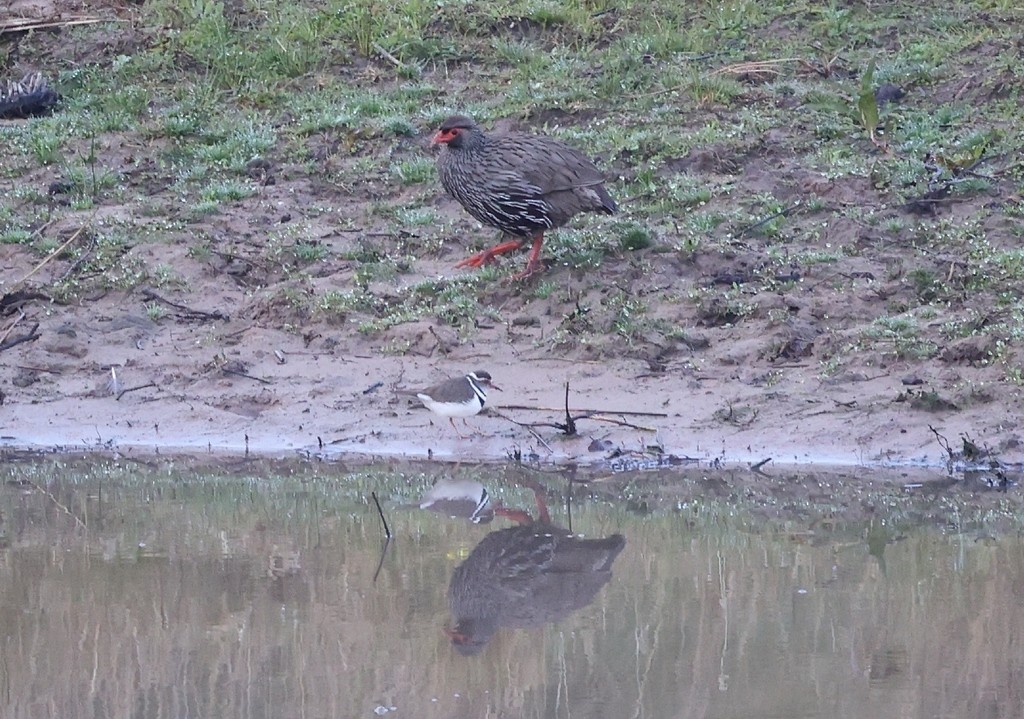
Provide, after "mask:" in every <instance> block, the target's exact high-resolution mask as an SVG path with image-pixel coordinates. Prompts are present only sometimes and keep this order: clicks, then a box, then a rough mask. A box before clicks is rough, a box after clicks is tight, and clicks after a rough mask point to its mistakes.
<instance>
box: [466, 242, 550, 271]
mask: <svg viewBox="0 0 1024 719" xmlns="http://www.w3.org/2000/svg"><path fill="white" fill-rule="evenodd" d="M522 246H523V240H508V241H507V242H502V243H500V244H497V245H495V246H494V247H492V248H491V249H489V250H484V251H483V252H477V253H476V254H475V255H472V256H470V257H467V258H466V259H464V260H459V261H458V262H456V263H455V266H456V267H483V266H484V265H486V264H487V263H488V262H491V261H492V260H493V259H494V256H495V255H503V254H505V253H506V252H511V251H512V250H518V249H519V248H520V247H522ZM531 256H532V255H531Z"/></svg>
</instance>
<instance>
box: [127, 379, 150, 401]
mask: <svg viewBox="0 0 1024 719" xmlns="http://www.w3.org/2000/svg"><path fill="white" fill-rule="evenodd" d="M147 387H156V382H147V383H146V384H140V385H138V386H135V387H128V388H127V389H123V390H121V391H120V392H118V393H117V399H118V401H120V399H121V398H122V397H124V396H125V395H126V394H128V393H129V392H134V391H135V390H137V389H146V388H147Z"/></svg>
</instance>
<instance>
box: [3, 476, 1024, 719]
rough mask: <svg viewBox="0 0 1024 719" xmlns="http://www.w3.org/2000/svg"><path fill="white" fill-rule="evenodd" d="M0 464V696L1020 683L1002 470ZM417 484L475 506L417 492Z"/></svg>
mask: <svg viewBox="0 0 1024 719" xmlns="http://www.w3.org/2000/svg"><path fill="white" fill-rule="evenodd" d="M2 473H3V479H4V480H5V485H4V486H3V488H2V489H0V512H2V524H0V539H2V543H3V544H2V549H0V657H2V659H0V695H2V696H3V702H4V705H5V706H6V709H5V711H4V713H3V715H4V716H5V717H10V718H11V719H37V718H43V717H60V718H61V719H75V718H77V717H90V718H92V717H138V718H139V719H146V718H149V717H152V718H154V719H156V718H158V717H159V718H163V717H168V718H175V719H177V718H184V717H223V718H231V717H273V718H278V719H286V718H289V717H297V718H305V717H310V718H313V717H316V718H321V717H360V716H362V717H372V716H380V715H387V716H396V717H417V718H427V719H429V718H430V717H477V718H479V717H528V718H532V717H538V718H540V717H545V718H550V717H567V718H568V717H586V718H598V717H615V718H616V719H618V718H621V717H652V718H660V717H830V718H832V717H872V718H874V717H880V716H924V717H965V716H970V717H1003V716H1007V717H1008V716H1020V715H1021V710H1022V707H1024V690H1022V689H1021V686H1020V681H1019V679H1020V677H1021V676H1022V675H1024V650H1022V646H1024V641H1022V640H1024V637H1022V629H1021V624H1020V621H1019V617H1020V612H1021V602H1022V600H1021V597H1022V596H1024V544H1022V541H1021V539H1020V536H1019V533H1018V525H1019V522H1018V521H1017V520H1016V519H1015V516H1016V514H1017V513H1018V506H1019V498H1018V497H1017V496H1015V489H1011V490H1010V492H1009V493H1008V494H995V493H988V492H982V491H978V492H974V493H965V492H963V491H961V490H959V489H958V488H953V489H950V488H948V487H943V486H942V484H941V483H937V484H936V485H935V486H934V487H928V486H926V487H923V488H922V487H918V486H916V485H912V486H911V487H910V488H907V487H905V486H901V485H900V484H899V483H898V482H896V483H894V482H892V481H890V480H879V481H874V482H873V481H872V479H871V478H870V477H859V478H853V477H839V478H835V477H833V478H830V479H827V480H822V479H821V478H816V477H815V476H814V475H813V474H804V475H801V476H800V477H784V476H778V477H775V478H750V477H748V476H747V475H743V476H740V475H729V474H724V475H708V474H707V473H703V472H699V471H698V472H694V473H688V474H687V473H677V474H675V475H653V474H645V475H642V476H639V475H638V476H633V477H622V476H615V477H599V478H596V481H594V482H592V483H590V484H587V485H577V486H574V487H573V488H572V489H571V494H572V501H571V502H570V503H566V501H565V499H564V497H565V495H566V494H567V492H568V485H567V483H566V481H565V479H564V478H563V477H561V476H558V475H553V474H543V473H537V472H534V473H530V472H526V471H523V470H519V469H515V468H495V467H484V468H480V467H475V468H473V467H462V468H450V467H430V468H412V467H401V466H388V467H376V468H374V467H370V468H360V469H358V470H347V469H344V468H342V467H341V466H339V465H331V466H326V465H319V466H311V465H300V466H290V465H275V466H267V465H256V464H250V463H238V464H235V465H233V466H225V465H224V464H221V465H220V466H218V467H216V468H207V469H196V468H180V467H179V466H177V465H175V464H174V463H165V462H161V463H160V464H159V465H157V464H154V463H125V462H119V463H106V464H99V465H98V464H95V463H91V464H83V463H67V462H54V461H52V460H46V461H33V462H25V463H17V464H11V465H8V466H6V467H4V468H3V469H2ZM855 479H856V480H859V481H860V482H861V486H860V488H858V489H857V490H856V491H848V492H846V493H843V492H840V491H839V489H838V488H839V487H840V486H841V485H846V484H852V482H854V481H855ZM452 480H455V484H451V482H452ZM438 481H440V482H442V486H443V487H446V488H448V493H447V495H445V496H446V498H447V499H450V500H453V499H460V498H461V499H462V500H463V505H466V500H467V499H468V500H470V505H472V506H471V509H481V510H482V511H478V513H477V516H478V518H482V519H483V520H484V521H482V522H480V523H473V522H471V521H469V520H468V519H466V518H465V516H462V517H454V518H452V517H449V516H446V515H445V514H442V513H438V512H432V511H427V510H424V509H420V508H419V507H418V504H419V503H421V501H422V498H423V496H424V495H425V494H427V493H428V492H430V491H431V487H432V486H433V485H434V484H435V483H436V482H438ZM476 482H479V484H475V483H476ZM477 488H486V489H487V490H488V499H489V504H487V505H485V506H483V507H478V506H477V504H478V502H477V500H479V499H480V496H479V495H477V494H476V492H477ZM371 492H375V493H377V495H378V496H379V497H380V499H381V502H382V506H383V510H384V513H385V515H386V518H387V520H388V523H389V526H390V529H391V531H392V532H393V534H394V538H393V539H392V541H391V542H390V543H389V544H388V546H387V547H386V551H384V552H383V554H382V548H383V547H384V543H383V541H382V539H383V535H382V528H381V523H380V519H379V517H378V514H377V510H376V509H375V507H374V505H373V502H372V499H371V497H370V493H371ZM436 494H438V493H437V492H436V491H435V495H436ZM442 494H443V493H442ZM538 497H539V498H540V502H538ZM435 498H436V497H435ZM542 507H547V508H548V509H549V512H550V517H549V519H550V521H549V522H547V523H545V522H543V517H542V516H541V512H542ZM495 508H498V511H497V515H496V516H494V517H493V519H492V521H489V522H488V521H486V520H488V519H491V512H492V511H493V510H494V509H495ZM501 508H504V509H505V510H507V511H504V510H502V509H501ZM450 511H451V512H457V513H460V514H462V515H466V514H467V511H466V509H465V506H463V507H462V508H453V509H451V510H450ZM470 513H471V512H470ZM531 522H532V523H531ZM570 524H571V529H572V535H573V536H570V533H569V531H568V529H569V526H570Z"/></svg>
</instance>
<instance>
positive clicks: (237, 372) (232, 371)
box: [220, 367, 273, 384]
mask: <svg viewBox="0 0 1024 719" xmlns="http://www.w3.org/2000/svg"><path fill="white" fill-rule="evenodd" d="M220 371H221V372H223V373H224V374H231V375H235V376H236V377H245V378H246V379H251V380H253V381H255V382H262V383H263V384H273V382H271V381H270V380H269V379H263V378H262V377H256V376H255V375H251V374H248V373H247V372H242V371H241V370H237V369H228V368H227V367H222V368H221V370H220Z"/></svg>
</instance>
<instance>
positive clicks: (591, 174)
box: [492, 135, 616, 227]
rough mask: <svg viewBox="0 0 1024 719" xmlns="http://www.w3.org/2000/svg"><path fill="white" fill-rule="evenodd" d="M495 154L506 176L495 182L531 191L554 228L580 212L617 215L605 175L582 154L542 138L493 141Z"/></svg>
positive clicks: (498, 174) (513, 137)
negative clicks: (503, 163)
mask: <svg viewBox="0 0 1024 719" xmlns="http://www.w3.org/2000/svg"><path fill="white" fill-rule="evenodd" d="M492 147H493V148H494V149H496V150H498V151H499V152H497V153H496V154H497V155H498V156H500V157H502V158H505V160H506V162H507V165H508V167H507V168H505V172H500V171H499V172H496V173H495V176H494V179H495V180H496V181H497V182H500V183H502V184H505V185H508V186H519V187H522V188H523V189H525V188H527V187H529V188H531V189H532V190H534V191H536V192H537V195H536V196H535V197H536V198H537V199H543V200H544V201H545V202H546V203H547V205H548V208H549V210H548V212H549V216H550V218H551V221H552V225H553V226H555V227H557V226H558V225H561V224H563V223H564V222H566V221H567V220H568V219H569V217H571V216H572V215H574V214H576V213H577V212H586V211H599V212H614V211H615V210H616V206H615V202H614V201H613V200H612V198H611V196H609V195H608V193H607V191H605V189H604V180H605V178H604V175H602V174H601V171H600V170H598V169H597V168H596V167H595V166H594V163H592V162H591V161H590V159H589V158H588V157H587V156H586V155H584V154H583V153H582V152H580V151H579V150H576V149H574V148H572V147H569V146H567V145H564V144H562V143H561V142H559V141H558V140H555V139H552V138H550V137H543V136H539V135H505V136H498V137H495V138H493V140H492Z"/></svg>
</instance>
